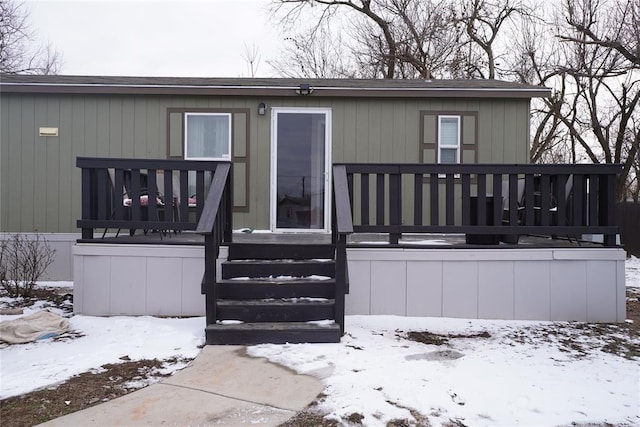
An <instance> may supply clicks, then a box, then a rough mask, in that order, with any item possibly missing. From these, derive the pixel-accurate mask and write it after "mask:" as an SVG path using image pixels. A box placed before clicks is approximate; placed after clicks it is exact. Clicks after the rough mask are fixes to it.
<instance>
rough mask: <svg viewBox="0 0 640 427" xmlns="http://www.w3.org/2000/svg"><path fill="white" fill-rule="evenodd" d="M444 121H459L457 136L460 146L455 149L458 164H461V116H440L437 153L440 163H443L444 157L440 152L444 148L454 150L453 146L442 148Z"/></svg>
mask: <svg viewBox="0 0 640 427" xmlns="http://www.w3.org/2000/svg"><path fill="white" fill-rule="evenodd" d="M442 119H456V120H457V121H458V135H457V140H458V144H457V145H456V146H455V149H456V163H457V164H460V154H461V153H460V151H461V148H460V145H461V144H460V142H461V141H460V136H461V135H460V133H461V130H462V116H459V115H439V116H438V152H437V155H438V163H442V156H441V151H440V150H441V149H442V148H443V147H444V148H448V149H451V148H454V146H453V145H445V146H442V145H441V144H440V141H441V140H442V135H441V132H442Z"/></svg>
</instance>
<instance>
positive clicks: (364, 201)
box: [360, 173, 369, 225]
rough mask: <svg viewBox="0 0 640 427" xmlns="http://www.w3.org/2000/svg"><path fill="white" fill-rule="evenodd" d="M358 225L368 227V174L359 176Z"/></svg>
mask: <svg viewBox="0 0 640 427" xmlns="http://www.w3.org/2000/svg"><path fill="white" fill-rule="evenodd" d="M360 224H362V225H369V174H368V173H363V174H361V175H360Z"/></svg>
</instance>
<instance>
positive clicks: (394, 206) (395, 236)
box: [389, 173, 402, 245]
mask: <svg viewBox="0 0 640 427" xmlns="http://www.w3.org/2000/svg"><path fill="white" fill-rule="evenodd" d="M401 223H402V183H401V175H400V173H392V174H390V175H389V225H390V226H391V233H389V243H391V244H392V245H397V244H398V240H399V238H400V225H401ZM396 230H397V231H396Z"/></svg>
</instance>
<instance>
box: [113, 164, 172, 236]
mask: <svg viewBox="0 0 640 427" xmlns="http://www.w3.org/2000/svg"><path fill="white" fill-rule="evenodd" d="M123 172H124V173H123V183H122V189H121V191H120V192H121V194H122V206H123V208H124V209H125V211H126V214H125V216H128V217H129V218H130V217H131V212H130V210H131V208H132V205H133V199H132V198H131V187H132V185H131V171H129V170H124V171H123ZM107 173H108V174H109V183H110V185H111V189H112V191H113V194H114V196H113V198H112V200H113V203H120V201H119V200H120V196H119V195H118V194H119V192H117V191H116V188H115V182H116V177H115V169H113V168H109V169H107ZM142 181H143V180H142V179H141V182H142ZM155 194H156V196H155V204H156V219H157V220H159V211H160V210H162V209H164V202H163V200H162V197H161V194H160V193H159V192H158V191H157V190H156V191H155ZM152 197H153V196H152ZM139 201H140V202H139V203H140V207H144V208H145V209H146V208H147V207H148V206H149V189H148V188H147V187H146V185H145V186H141V187H140V195H139ZM115 212H116V209H115V206H114V207H113V209H112V211H111V217H110V219H113V218H114V216H115ZM107 230H108V229H107V228H105V230H104V232H103V233H102V238H103V239H104V237H105V235H106V234H107ZM135 231H136V230H135V229H129V235H130V236H133V235H134V234H135ZM143 231H144V233H145V234H147V232H148V231H149V229H144V230H143ZM119 234H120V228H118V231H117V232H116V237H118V235H119Z"/></svg>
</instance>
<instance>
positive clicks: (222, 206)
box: [196, 163, 233, 324]
mask: <svg viewBox="0 0 640 427" xmlns="http://www.w3.org/2000/svg"><path fill="white" fill-rule="evenodd" d="M231 177H232V174H231V163H222V164H219V165H218V167H217V168H216V171H215V173H214V175H213V181H212V182H211V187H210V188H209V194H208V195H207V200H206V202H205V205H204V209H203V211H202V216H201V217H200V221H199V222H198V227H197V228H196V232H197V233H200V234H202V235H204V277H203V278H202V289H201V292H202V293H203V294H205V295H206V306H207V324H211V323H215V322H216V305H217V303H216V300H217V295H216V274H217V273H216V262H217V259H218V255H219V254H220V245H221V244H222V243H230V242H231V239H232V232H233V222H232V220H233V185H232V182H231Z"/></svg>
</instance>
